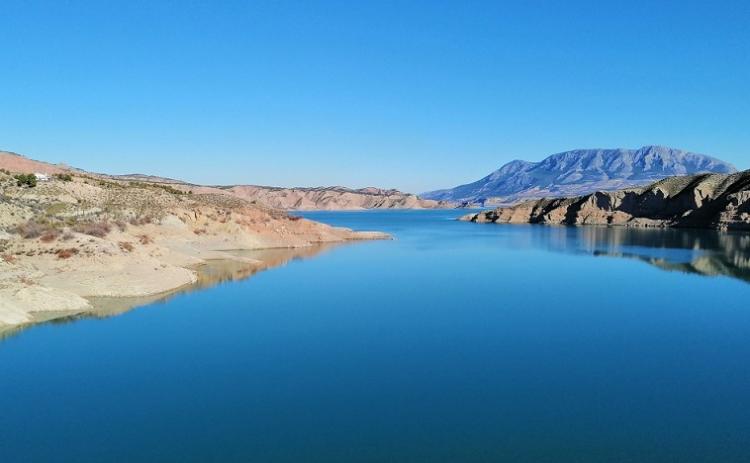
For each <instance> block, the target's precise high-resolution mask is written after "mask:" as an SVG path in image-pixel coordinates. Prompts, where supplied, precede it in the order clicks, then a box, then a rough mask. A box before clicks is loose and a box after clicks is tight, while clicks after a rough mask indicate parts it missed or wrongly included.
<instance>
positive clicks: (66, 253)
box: [55, 248, 78, 259]
mask: <svg viewBox="0 0 750 463" xmlns="http://www.w3.org/2000/svg"><path fill="white" fill-rule="evenodd" d="M55 254H57V258H58V259H69V258H71V257H73V256H75V255H76V254H78V249H76V248H68V249H59V250H58V251H57V252H56V253H55Z"/></svg>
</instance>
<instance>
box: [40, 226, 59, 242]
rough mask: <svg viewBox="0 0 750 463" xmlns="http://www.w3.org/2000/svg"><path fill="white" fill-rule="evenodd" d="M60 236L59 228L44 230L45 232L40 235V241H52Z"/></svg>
mask: <svg viewBox="0 0 750 463" xmlns="http://www.w3.org/2000/svg"><path fill="white" fill-rule="evenodd" d="M59 236H60V230H57V229H54V228H53V229H50V230H47V231H46V232H44V234H43V235H42V236H41V237H39V241H41V242H42V243H51V242H53V241H55V240H56V239H57V238H58V237H59Z"/></svg>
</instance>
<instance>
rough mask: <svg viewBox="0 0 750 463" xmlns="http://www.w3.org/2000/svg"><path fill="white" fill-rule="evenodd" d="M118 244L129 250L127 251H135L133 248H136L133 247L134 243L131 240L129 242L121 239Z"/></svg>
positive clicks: (124, 249) (122, 248) (121, 247)
mask: <svg viewBox="0 0 750 463" xmlns="http://www.w3.org/2000/svg"><path fill="white" fill-rule="evenodd" d="M117 244H118V246H119V247H120V249H121V250H123V251H127V252H133V249H135V248H134V247H133V243H129V242H127V241H120V242H119V243H117Z"/></svg>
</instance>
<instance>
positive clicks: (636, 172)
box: [422, 146, 736, 207]
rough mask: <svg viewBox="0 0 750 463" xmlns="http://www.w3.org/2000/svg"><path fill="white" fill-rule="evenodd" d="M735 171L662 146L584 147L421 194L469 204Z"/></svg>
mask: <svg viewBox="0 0 750 463" xmlns="http://www.w3.org/2000/svg"><path fill="white" fill-rule="evenodd" d="M735 171H736V169H735V168H734V166H732V165H731V164H728V163H726V162H723V161H720V160H718V159H715V158H712V157H709V156H706V155H703V154H697V153H690V152H687V151H683V150H678V149H673V148H667V147H663V146H644V147H643V148H640V149H637V150H627V149H584V150H573V151H566V152H564V153H558V154H553V155H552V156H549V157H548V158H546V159H544V160H543V161H541V162H527V161H513V162H510V163H508V164H506V165H505V166H503V167H502V168H500V169H499V170H497V171H495V172H493V173H491V174H490V175H488V176H487V177H484V178H483V179H481V180H478V181H476V182H474V183H469V184H467V185H461V186H458V187H455V188H451V189H448V190H439V191H433V192H430V193H424V194H423V195H422V196H423V197H424V198H427V199H435V200H450V201H458V202H460V203H464V204H466V205H480V206H485V207H486V206H500V205H509V204H515V203H518V202H520V201H524V200H528V199H539V198H544V197H547V198H549V197H569V196H579V195H584V194H590V193H593V192H595V191H616V190H621V189H624V188H632V187H642V186H645V185H648V184H650V183H653V182H655V181H658V180H661V179H663V178H665V177H670V176H676V175H693V174H699V173H719V174H729V173H733V172H735Z"/></svg>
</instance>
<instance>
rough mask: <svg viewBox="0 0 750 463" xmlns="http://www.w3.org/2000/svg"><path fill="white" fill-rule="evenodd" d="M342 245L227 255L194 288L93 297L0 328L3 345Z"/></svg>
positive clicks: (203, 269) (203, 271) (201, 273)
mask: <svg viewBox="0 0 750 463" xmlns="http://www.w3.org/2000/svg"><path fill="white" fill-rule="evenodd" d="M338 245H342V243H335V244H332V243H326V244H319V245H315V246H308V247H304V248H276V249H261V250H235V251H227V252H226V253H227V254H230V255H232V256H234V257H236V258H237V259H236V260H230V259H222V260H209V261H206V262H205V263H204V264H201V265H200V266H198V267H197V268H196V271H197V273H198V280H197V281H196V282H195V283H194V284H191V285H187V286H183V287H181V288H177V289H175V290H172V291H168V292H165V293H160V294H154V295H151V296H143V297H92V298H89V301H90V302H91V305H92V306H93V309H92V310H89V311H87V312H85V313H76V314H61V313H60V312H49V313H36V314H35V320H34V322H33V323H31V324H25V325H21V326H9V327H0V341H1V340H3V339H5V338H8V337H10V336H14V335H16V334H18V333H19V332H21V331H23V330H25V329H27V328H30V327H32V326H36V325H39V324H41V323H48V324H66V323H71V322H75V321H77V320H80V319H83V318H105V317H111V316H114V315H119V314H121V313H124V312H127V311H129V310H132V309H134V308H137V307H142V306H145V305H149V304H154V303H164V302H167V301H169V300H170V299H172V298H173V297H175V296H177V295H179V294H185V293H190V292H193V291H199V290H202V289H205V288H210V287H212V286H216V285H218V284H221V283H225V282H229V281H239V280H244V279H246V278H250V277H251V276H253V275H255V274H256V273H258V272H260V271H263V270H266V269H269V268H273V267H280V266H284V265H286V264H288V263H289V262H291V261H295V260H299V259H309V258H311V257H314V256H317V255H319V254H320V253H322V252H325V251H327V250H329V249H331V248H332V247H334V246H338Z"/></svg>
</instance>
